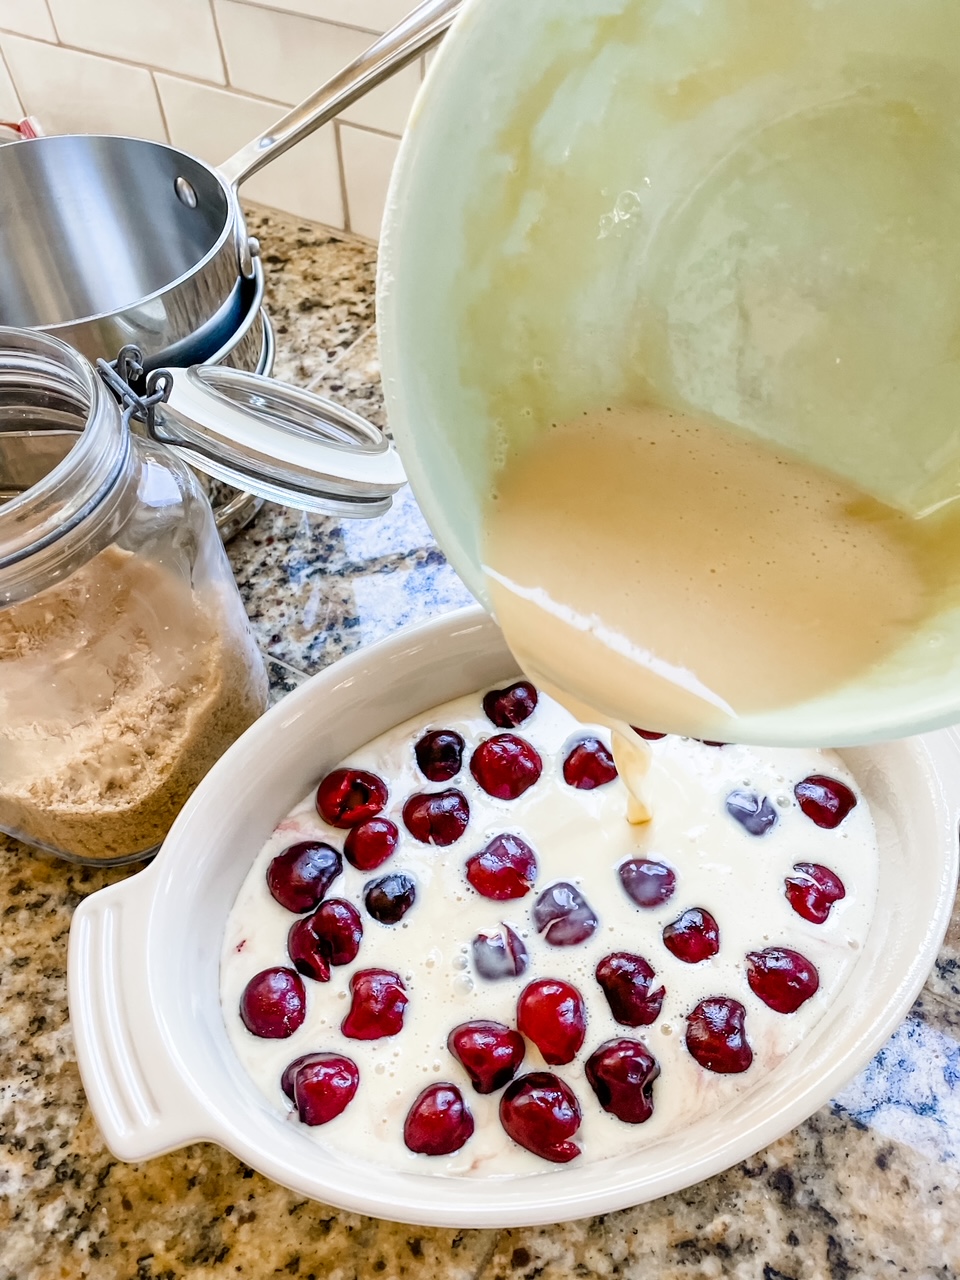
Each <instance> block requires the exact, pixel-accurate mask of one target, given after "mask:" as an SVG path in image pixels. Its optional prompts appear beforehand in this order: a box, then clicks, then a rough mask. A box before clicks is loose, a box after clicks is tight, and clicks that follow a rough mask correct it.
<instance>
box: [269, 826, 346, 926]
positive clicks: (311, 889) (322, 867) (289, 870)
mask: <svg viewBox="0 0 960 1280" xmlns="http://www.w3.org/2000/svg"><path fill="white" fill-rule="evenodd" d="M342 870H343V859H342V858H341V857H340V854H339V853H337V851H336V849H334V848H333V846H332V845H329V844H322V843H321V842H319V841H316V840H303V841H301V842H300V843H299V844H292V845H290V847H289V848H288V849H284V850H283V852H282V853H278V854H277V856H276V857H275V858H272V859H271V861H270V865H269V866H268V867H267V888H268V889H269V890H270V894H271V896H272V897H273V898H274V899H275V900H276V901H277V902H279V903H280V905H281V907H286V909H287V910H288V911H293V912H294V913H295V914H296V915H302V914H303V913H304V912H305V911H312V910H313V909H314V907H316V906H317V905H318V903H319V902H320V901H321V899H322V898H323V895H324V894H325V893H326V892H327V890H328V889H329V888H330V886H331V884H332V883H333V882H334V880H336V878H337V876H338V875H339V874H340V872H341V871H342Z"/></svg>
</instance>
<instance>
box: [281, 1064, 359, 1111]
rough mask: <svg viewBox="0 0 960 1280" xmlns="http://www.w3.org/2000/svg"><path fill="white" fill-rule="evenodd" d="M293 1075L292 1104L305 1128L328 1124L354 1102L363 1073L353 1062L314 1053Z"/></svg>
mask: <svg viewBox="0 0 960 1280" xmlns="http://www.w3.org/2000/svg"><path fill="white" fill-rule="evenodd" d="M307 1059H308V1060H307V1061H304V1060H303V1059H301V1060H300V1062H301V1065H300V1067H299V1068H298V1070H297V1071H295V1072H294V1073H293V1101H294V1105H295V1106H296V1108H297V1114H298V1115H299V1117H300V1120H301V1122H302V1123H303V1124H308V1125H319V1124H329V1122H330V1121H331V1120H335V1119H336V1118H337V1116H338V1115H340V1114H341V1113H342V1112H344V1111H345V1110H346V1109H347V1107H348V1106H349V1105H350V1103H351V1102H352V1101H353V1097H354V1094H355V1093H356V1092H357V1086H358V1085H359V1083H360V1072H359V1070H358V1068H357V1064H356V1063H355V1062H354V1061H353V1059H352V1058H346V1057H344V1056H343V1055H342V1054H339V1053H311V1054H308V1055H307Z"/></svg>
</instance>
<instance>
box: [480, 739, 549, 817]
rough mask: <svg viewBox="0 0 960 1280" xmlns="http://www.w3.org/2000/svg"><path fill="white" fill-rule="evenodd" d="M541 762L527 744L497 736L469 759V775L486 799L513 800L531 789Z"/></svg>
mask: <svg viewBox="0 0 960 1280" xmlns="http://www.w3.org/2000/svg"><path fill="white" fill-rule="evenodd" d="M542 770H543V761H542V760H541V759H540V756H539V755H538V754H537V752H536V751H534V749H533V747H532V746H531V745H530V743H529V742H526V741H524V739H523V738H518V737H517V736H516V734H513V733H496V734H494V736H493V737H492V738H488V739H487V740H486V742H481V744H480V746H479V747H477V749H476V751H474V753H473V755H472V756H471V757H470V772H471V773H472V774H473V776H474V778H475V779H476V781H477V783H478V784H479V786H481V787H482V788H483V790H484V791H486V793H487V795H488V796H495V797H496V798H497V799H498V800H516V799H517V798H518V797H519V796H522V795H523V793H524V792H525V791H529V789H530V788H531V787H532V786H533V784H534V783H535V782H536V781H537V779H538V778H539V777H540V774H541V772H542Z"/></svg>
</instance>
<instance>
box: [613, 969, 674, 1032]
mask: <svg viewBox="0 0 960 1280" xmlns="http://www.w3.org/2000/svg"><path fill="white" fill-rule="evenodd" d="M655 976H656V975H655V974H654V971H653V967H652V966H651V965H649V964H648V963H647V961H646V960H644V958H643V956H637V955H632V954H631V953H630V952H629V951H615V952H613V953H612V954H611V955H609V956H604V957H603V959H602V960H601V961H600V962H599V964H598V965H597V968H596V979H597V982H599V984H600V987H601V989H602V991H603V994H604V995H605V996H606V998H607V1004H608V1005H609V1006H610V1012H611V1013H612V1014H613V1016H614V1018H616V1020H617V1022H619V1023H620V1024H621V1026H624V1027H649V1026H650V1024H651V1023H653V1022H656V1020H657V1018H659V1017H660V1010H661V1009H662V1007H663V998H664V996H665V995H666V991H665V990H664V988H663V987H662V986H660V987H656V988H654V986H653V979H654V977H655Z"/></svg>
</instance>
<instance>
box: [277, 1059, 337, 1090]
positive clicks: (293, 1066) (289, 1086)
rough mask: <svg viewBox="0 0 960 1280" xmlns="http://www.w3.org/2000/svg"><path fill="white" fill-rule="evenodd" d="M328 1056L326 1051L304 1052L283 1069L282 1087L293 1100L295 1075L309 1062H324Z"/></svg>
mask: <svg viewBox="0 0 960 1280" xmlns="http://www.w3.org/2000/svg"><path fill="white" fill-rule="evenodd" d="M326 1057H327V1054H325V1053H304V1054H302V1055H301V1056H300V1057H299V1058H294V1060H293V1061H292V1062H291V1063H290V1064H289V1065H288V1066H286V1067H284V1069H283V1075H282V1076H281V1077H280V1088H281V1089H282V1090H283V1092H284V1093H285V1094H286V1095H287V1097H288V1098H289V1099H290V1101H291V1102H293V1101H295V1099H294V1096H293V1082H294V1077H295V1076H296V1074H297V1072H298V1071H299V1070H300V1068H301V1067H303V1066H306V1064H307V1063H308V1062H322V1061H323V1059H324V1058H326Z"/></svg>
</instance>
